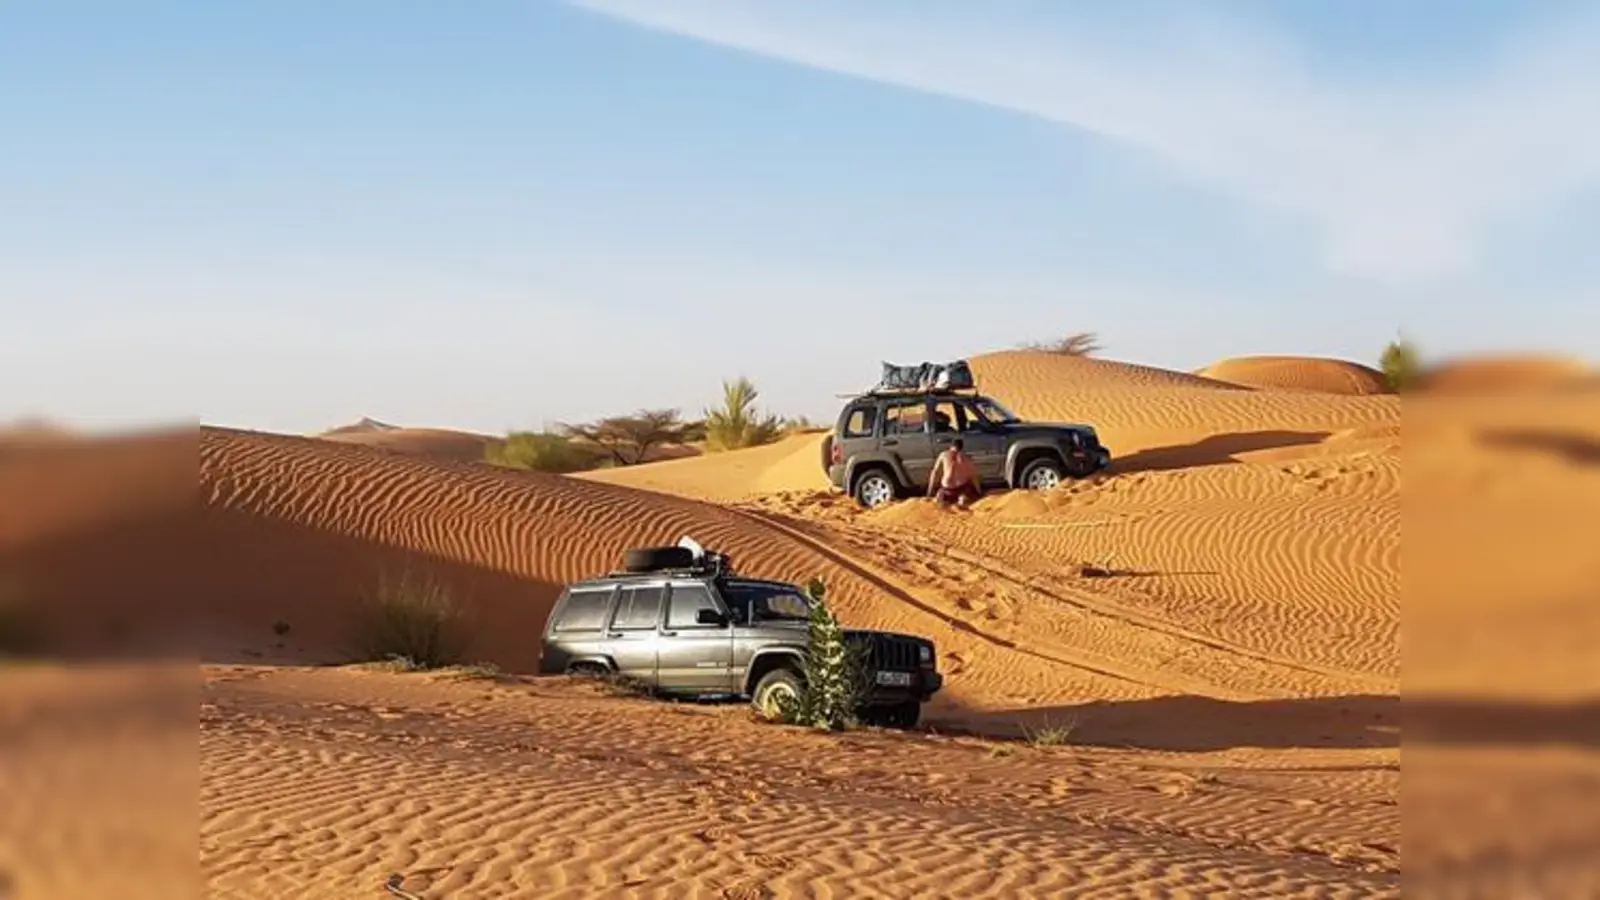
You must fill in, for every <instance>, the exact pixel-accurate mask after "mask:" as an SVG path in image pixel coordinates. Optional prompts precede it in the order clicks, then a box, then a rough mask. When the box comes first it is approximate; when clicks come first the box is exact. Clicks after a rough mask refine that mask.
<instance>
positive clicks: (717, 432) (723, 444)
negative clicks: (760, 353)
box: [705, 376, 783, 450]
mask: <svg viewBox="0 0 1600 900" xmlns="http://www.w3.org/2000/svg"><path fill="white" fill-rule="evenodd" d="M760 396H761V395H760V392H758V391H757V390H756V386H755V385H754V384H752V383H751V381H750V379H748V378H745V377H743V376H740V377H739V378H738V379H737V380H735V381H724V382H723V383H722V408H721V409H708V410H706V420H705V433H706V449H708V450H739V449H742V448H744V447H758V446H760V445H762V444H770V443H772V442H773V441H775V440H777V439H778V438H779V437H782V435H783V420H782V419H779V418H778V417H777V416H772V415H768V416H758V415H757V414H756V410H755V405H756V399H757V398H758V397H760Z"/></svg>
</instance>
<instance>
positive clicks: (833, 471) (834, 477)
mask: <svg viewBox="0 0 1600 900" xmlns="http://www.w3.org/2000/svg"><path fill="white" fill-rule="evenodd" d="M828 483H829V484H831V485H833V489H834V490H836V491H842V490H844V464H843V463H833V464H831V465H829V466H828Z"/></svg>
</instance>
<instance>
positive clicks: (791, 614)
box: [722, 581, 811, 622]
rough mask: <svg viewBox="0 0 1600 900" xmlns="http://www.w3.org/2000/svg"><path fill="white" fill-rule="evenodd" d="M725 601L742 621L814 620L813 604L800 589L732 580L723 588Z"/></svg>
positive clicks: (736, 617)
mask: <svg viewBox="0 0 1600 900" xmlns="http://www.w3.org/2000/svg"><path fill="white" fill-rule="evenodd" d="M722 596H723V599H725V600H727V601H728V606H729V607H731V608H732V609H733V618H734V620H735V621H739V622H759V621H761V620H763V619H765V620H767V621H772V620H774V619H776V620H780V621H801V622H803V621H805V620H807V619H809V618H810V617H811V601H809V600H808V599H806V595H805V594H803V593H801V592H800V591H799V590H798V589H796V588H792V587H784V586H780V585H775V584H753V583H750V582H739V581H730V582H726V583H724V584H723V585H722Z"/></svg>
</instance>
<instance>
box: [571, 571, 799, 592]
mask: <svg viewBox="0 0 1600 900" xmlns="http://www.w3.org/2000/svg"><path fill="white" fill-rule="evenodd" d="M661 579H673V580H678V581H716V582H719V583H721V584H724V585H727V586H729V587H772V588H786V589H789V590H798V589H799V587H798V585H796V584H794V583H793V582H789V581H779V580H776V579H772V578H752V577H750V576H746V575H723V576H722V577H721V578H718V577H717V576H716V575H715V574H714V573H711V572H696V571H692V570H684V569H663V570H661V571H658V572H612V573H609V574H606V575H598V576H595V577H594V578H585V579H583V580H582V581H574V582H572V583H571V584H569V585H567V588H568V589H569V590H575V589H578V588H598V587H610V586H612V585H615V584H621V583H626V582H630V581H657V580H661Z"/></svg>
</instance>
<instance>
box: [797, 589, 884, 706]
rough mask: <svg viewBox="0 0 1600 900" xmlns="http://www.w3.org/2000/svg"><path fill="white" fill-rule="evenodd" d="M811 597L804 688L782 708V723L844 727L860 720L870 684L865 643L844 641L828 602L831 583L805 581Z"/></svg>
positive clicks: (841, 628) (837, 621) (842, 631)
mask: <svg viewBox="0 0 1600 900" xmlns="http://www.w3.org/2000/svg"><path fill="white" fill-rule="evenodd" d="M806 594H807V595H808V596H809V597H810V598H811V621H810V623H809V624H808V633H809V636H810V642H809V643H810V646H809V647H808V648H807V651H806V654H805V661H804V664H803V668H804V680H805V686H804V688H803V689H802V690H801V692H800V699H799V701H798V702H797V703H794V704H793V705H792V706H790V707H788V708H786V709H784V710H783V712H782V715H781V719H782V721H784V722H786V723H788V724H791V725H801V726H805V727H808V728H816V729H820V730H823V731H844V730H848V729H851V728H854V727H856V726H857V725H858V724H860V723H859V722H858V720H857V718H856V711H857V710H858V709H859V706H860V701H861V699H862V696H863V693H864V690H865V687H866V685H865V682H864V679H863V675H864V673H865V671H866V666H865V651H866V648H865V647H861V646H853V645H851V644H850V643H849V642H847V641H846V640H845V639H844V629H843V627H842V626H841V625H840V624H839V620H838V619H837V618H836V617H835V616H834V614H833V610H832V609H831V608H829V606H828V602H827V586H826V585H825V584H824V583H823V581H822V579H820V578H813V579H812V580H811V583H810V584H808V585H806Z"/></svg>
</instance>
